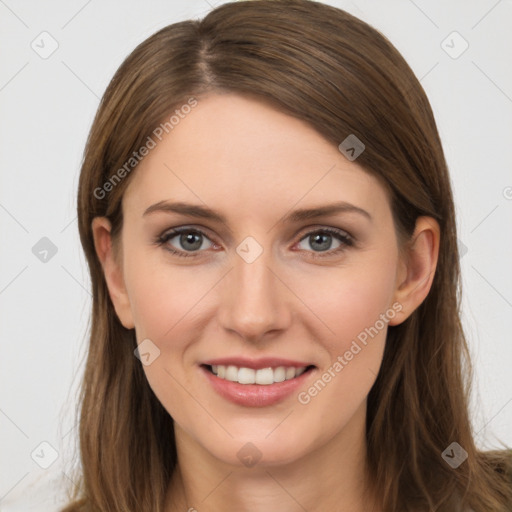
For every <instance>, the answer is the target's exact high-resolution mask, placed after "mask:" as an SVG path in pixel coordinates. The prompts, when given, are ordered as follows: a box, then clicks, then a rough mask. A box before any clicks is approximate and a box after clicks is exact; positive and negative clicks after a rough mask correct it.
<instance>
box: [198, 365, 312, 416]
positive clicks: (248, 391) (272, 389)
mask: <svg viewBox="0 0 512 512" xmlns="http://www.w3.org/2000/svg"><path fill="white" fill-rule="evenodd" d="M219 361H220V359H219ZM230 361H231V360H230ZM260 362H261V361H260ZM206 364H207V363H204V365H206ZM214 364H225V363H214ZM244 364H246V363H244ZM204 365H201V366H199V369H200V370H201V371H202V372H203V374H204V375H205V377H206V378H207V379H208V381H209V382H210V384H211V386H212V387H213V389H214V390H215V391H216V392H217V393H218V394H219V395H220V396H222V397H223V398H225V399H226V400H229V401H230V402H232V403H234V404H237V405H242V406H245V407H266V406H269V405H274V404H276V403H278V402H281V401H282V400H284V399H286V398H287V397H289V396H290V395H291V394H292V393H293V392H294V391H296V390H297V389H298V388H299V387H301V386H303V385H304V383H305V381H306V380H307V379H309V377H310V376H311V375H312V374H313V373H315V371H316V369H317V368H316V367H315V368H310V369H308V370H307V371H305V372H304V373H302V374H301V375H299V376H298V377H295V378H293V379H290V380H285V381H283V382H276V383H274V384H268V385H261V384H240V383H239V382H232V381H229V380H226V379H221V378H220V377H217V376H216V375H214V374H213V373H212V372H210V370H209V369H208V368H206V366H204ZM235 366H238V365H235ZM241 366H244V365H241ZM270 366H272V365H270ZM279 366H285V365H279ZM289 366H295V365H289ZM300 366H308V365H305V364H302V363H301V364H300ZM248 368H250V367H248ZM263 368H268V365H267V366H263Z"/></svg>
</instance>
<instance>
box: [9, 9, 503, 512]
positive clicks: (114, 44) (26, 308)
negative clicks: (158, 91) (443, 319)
mask: <svg viewBox="0 0 512 512" xmlns="http://www.w3.org/2000/svg"><path fill="white" fill-rule="evenodd" d="M220 3H224V2H220V1H219V2H213V1H212V0H208V2H207V1H206V0H194V1H186V2H185V1H153V2H144V3H143V2H135V1H133V0H130V1H123V2H120V1H119V2H114V1H112V0H110V1H102V2H99V1H98V0H89V1H86V0H72V1H69V0H68V1H66V2H65V1H64V0H60V1H57V0H54V1H50V2H36V1H35V0H32V1H24V2H23V1H20V0H0V44H1V50H2V51H1V54H0V108H1V110H0V112H1V124H0V148H1V149H0V165H1V185H0V222H1V232H2V243H1V244H0V258H1V259H0V272H1V273H0V308H1V314H2V316H1V322H0V336H1V338H0V339H1V357H0V379H1V388H0V431H1V454H2V456H1V459H0V464H1V467H0V511H3V512H7V511H9V512H13V511H18V510H20V511H21V510H23V511H28V510H38V511H44V510H56V502H57V494H56V492H54V491H52V490H51V489H52V485H53V482H54V479H58V478H61V477H62V478H64V479H66V478H67V477H66V475H69V468H70V467H71V465H70V464H71V455H72V454H73V452H74V450H75V449H76V428H73V425H74V408H75V403H76V398H75V392H76V389H77V386H78V383H79V380H80V378H81V375H82V370H83V366H82V362H83V356H84V354H85V345H86V329H87V321H88V316H89V310H90V293H89V291H88V290H89V284H90V283H89V278H88V275H87V269H86V265H85V258H84V257H83V256H82V253H81V247H80V243H79V239H78V233H77V224H76V213H75V208H76V189H77V183H78V173H79V166H80V162H81V157H82V151H83V148H84V144H85V140H86V136H87V133H88V131H89V128H90V125H91V122H92V119H93V116H94V113H95V111H96V108H97V106H98V102H99V98H100V97H101V95H102V94H103V92H104V90H105V88H106V86H107V84H108V82H109V81H110V79H111V77H112V75H113V73H114V72H115V70H116V69H117V67H118V66H119V65H120V64H121V62H122V60H123V59H124V57H125V56H126V55H128V53H130V52H131V50H133V48H134V47H135V46H136V45H137V44H138V43H140V42H141V41H142V40H144V39H145V38H147V37H148V36H150V35H151V34H153V33H154V32H156V31H157V30H158V29H160V28H162V27H164V26H165V25H168V24H170V23H174V22H177V21H181V20H184V19H189V18H199V17H203V16H204V15H205V14H206V13H207V12H208V11H209V10H210V9H211V7H214V6H216V5H219V4H220ZM326 3H329V4H330V5H334V6H337V7H341V8H343V9H346V10H347V11H349V12H350V13H352V14H354V15H356V16H357V17H359V18H361V19H363V20H364V21H366V22H368V23H370V24H371V25H372V26H374V27H375V28H377V29H378V30H380V31H381V32H382V33H384V34H385V35H386V36H387V37H388V38H389V39H390V40H391V42H392V43H393V44H394V45H395V46H396V47H397V48H398V50H399V51H400V52H401V53H402V54H403V55H404V57H405V58H406V60H407V61H408V62H409V64H410V65H411V67H412V68H413V70H414V72H415V73H416V75H417V76H418V78H420V79H421V83H422V84H423V87H424V88H425V91H426V93H427V95H428V97H429V99H430V102H431V104H432V107H433V110H434V113H435V116H436V120H437V123H438V128H439V131H440V134H441V138H442V141H443V144H444V148H445V152H446V156H447V159H448V164H449V168H450V172H451V176H452V180H453V187H454V193H455V199H456V206H457V214H458V219H457V221H458V226H459V238H460V243H461V249H462V254H463V256H462V269H463V286H464V301H463V314H464V324H465V327H466V330H467V334H468V339H469V342H470V348H471V351H472V354H473V361H474V364H475V371H476V374H475V379H474V393H475V394H474V397H473V402H472V416H473V425H474V429H475V432H476V433H477V442H478V445H479V446H481V447H486V448H492V447H500V445H499V444H498V441H497V440H498V439H501V440H502V441H504V442H505V443H507V444H508V445H512V428H511V425H512V403H511V402H512V371H511V362H512V340H511V335H510V332H511V330H512V314H511V313H512V269H511V262H512V259H511V255H512V230H511V225H512V222H511V221H512V172H511V168H512V166H511V164H512V144H511V141H512V69H511V62H512V60H511V55H510V53H511V49H512V32H511V31H510V26H511V25H512V1H511V0H501V1H496V0H485V1H484V0H481V1H467V0H457V1H454V0H452V1H450V2H445V1H442V0H436V1H432V0H431V1H427V0H414V1H412V0H401V1H399V0H396V1H391V0H387V1H376V0H373V1H372V0H355V1H353V2H349V1H347V2H345V1H334V0H331V1H330V2H326ZM43 31H47V32H48V33H49V34H50V35H51V36H47V35H42V36H41V35H40V34H41V33H42V32H43ZM453 31H456V32H457V33H458V35H457V34H452V33H453ZM53 40H55V41H56V43H54V42H53ZM464 40H465V41H466V42H467V44H468V45H469V46H468V48H467V50H466V51H464V52H463V53H462V54H461V55H458V53H460V51H461V50H462V49H464V46H465V43H464ZM443 41H444V43H443ZM31 44H32V45H33V46H34V47H35V48H37V50H38V52H39V53H37V52H36V51H35V50H34V49H33V48H32V47H31ZM52 44H58V48H57V49H56V51H55V52H54V53H53V54H52V55H50V56H48V58H42V57H41V56H40V54H41V53H44V52H49V51H50V50H51V49H52ZM454 57H457V58H454ZM43 237H47V238H49V239H50V240H51V242H52V243H53V244H54V245H55V246H56V248H57V253H56V254H55V255H54V256H52V257H51V253H49V254H48V255H47V260H48V261H46V262H42V261H40V259H38V257H36V255H35V254H34V253H33V252H32V248H33V247H34V246H35V245H36V243H38V241H39V240H40V239H41V238H43ZM466 251H467V252H466ZM36 252H37V251H36ZM39 256H40V257H43V256H44V253H40V254H39ZM42 442H47V443H49V444H50V445H51V446H53V447H54V449H55V450H56V453H55V455H56V456H57V459H56V460H55V462H54V463H53V464H52V465H51V466H50V467H49V468H48V469H43V468H41V467H40V466H39V465H38V464H37V463H36V462H35V461H38V462H39V463H40V464H45V463H46V464H48V463H50V462H51V460H52V459H51V456H52V449H51V448H50V447H49V446H48V445H42V446H41V445H40V443H42ZM34 450H35V451H34ZM31 454H32V455H31ZM32 457H33V458H32ZM32 507H34V508H32Z"/></svg>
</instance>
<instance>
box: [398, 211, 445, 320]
mask: <svg viewBox="0 0 512 512" xmlns="http://www.w3.org/2000/svg"><path fill="white" fill-rule="evenodd" d="M439 241H440V228H439V224H438V222H437V221H436V220H435V219H433V218H432V217H418V219H417V221H416V227H415V229H414V233H413V234H412V236H411V239H410V241H408V242H407V243H406V246H405V247H404V248H403V254H402V255H401V257H400V259H401V261H400V268H399V271H398V272H397V282H396V289H395V294H394V300H395V302H398V303H399V304H400V305H401V306H402V309H401V311H400V313H399V314H397V315H396V316H395V317H394V319H391V320H390V321H389V325H398V324H400V323H402V322H403V321H404V320H406V319H407V318H408V317H409V316H410V315H411V314H412V313H413V312H414V310H415V309H416V308H418V307H419V306H420V304H421V303H422V302H423V301H424V300H425V298H426V296H427V295H428V292H429V291H430V288H431V286H432V282H433V280H434V275H435V271H436V267H437V259H438V256H439Z"/></svg>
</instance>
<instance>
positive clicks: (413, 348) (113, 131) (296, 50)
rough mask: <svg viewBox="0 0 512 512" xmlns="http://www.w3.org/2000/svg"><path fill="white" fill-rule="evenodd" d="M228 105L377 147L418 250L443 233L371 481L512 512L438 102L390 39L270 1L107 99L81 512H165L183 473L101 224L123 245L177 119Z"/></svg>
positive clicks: (432, 499)
mask: <svg viewBox="0 0 512 512" xmlns="http://www.w3.org/2000/svg"><path fill="white" fill-rule="evenodd" d="M211 91H219V92H230V91H232V92H236V93H242V94H247V95H257V96H258V97H259V98H260V99H263V100H265V101H267V102H269V103H270V104H271V105H273V106H274V107H275V108H277V109H280V110H281V111H282V112H284V113H287V114H289V115H291V116H294V117H296V118H298V119H301V120H304V121H306V122H308V123H309V124H310V125H311V126H312V127H314V128H315V129H316V130H317V131H318V132H319V133H320V134H322V135H323V136H325V137H326V138H327V140H329V141H331V142H332V143H333V144H335V145H336V146H338V145H339V144H340V142H341V141H343V140H344V139H345V138H346V137H347V136H348V135H349V134H354V135H356V136H357V137H358V138H359V139H360V140H361V141H363V143H364V144H365V146H366V147H365V151H364V152H363V153H362V154H361V155H360V156H359V157H358V159H357V163H358V164H359V165H361V166H362V167H363V168H364V169H366V170H367V171H368V172H370V173H372V174H373V175H374V176H377V177H378V178H379V179H380V180H381V181H382V183H384V184H385V185H386V187H387V188H388V189H389V190H390V191H391V198H392V210H393V215H394V222H395V225H396V229H397V233H399V234H400V235H401V238H402V237H407V236H410V235H411V234H412V232H413V230H414V226H415V221H416V219H417V218H418V216H421V215H427V216H431V217H433V218H435V219H436V220H437V221H438V223H439V225H440V229H441V244H440V252H439V260H438V265H437V270H436V273H435V277H434V280H433V284H432V288H431V290H430V293H429V294H428V296H427V298H426V299H425V301H424V302H423V303H422V304H421V305H420V306H419V307H418V308H417V310H416V311H415V312H414V313H413V314H412V315H411V316H410V317H409V318H408V319H407V320H406V321H405V322H403V323H402V324H400V325H398V326H394V327H390V328H389V331H388V338H387V342H386V347H385V352H384V358H383V363H382V365H381V368H380V372H379V375H378V376H377V380H376V382H375V384H374V386H373V387H372V389H371V391H370V394H369V396H368V409H367V425H366V435H367V444H368V481H369V482H370V483H371V485H372V486H373V489H374V490H375V492H376V495H377V496H379V499H380V500H381V503H382V507H383V510H386V511H394V512H397V511H412V510H414V511H437V512H442V511H449V512H454V511H456V510H463V509H464V508H468V507H471V508H472V509H473V510H474V511H475V512H484V511H485V512H489V511H496V512H504V511H505V510H511V508H509V507H511V506H512V486H511V485H510V479H511V475H510V473H508V474H506V472H507V471H510V467H509V466H508V464H510V463H509V459H510V457H509V455H510V453H509V452H505V451H499V450H495V451H492V452H481V451H479V450H478V449H477V448H476V446H475V442H474V437H473V433H472V427H471V423H470V419H469V414H468V409H469V407H468V406H469V393H470V388H471V382H472V370H471V365H470V360H469V352H468V348H467V345H466V341H465V338H464V334H463V330H462V327H461V323H460V309H459V305H460V293H461V291H460V279H459V273H460V268H459V255H458V248H457V236H456V225H455V213H454V204H453V197H452V191H451V186H450V179H449V175H448V170H447V165H446V161H445V157H444V154H443V149H442V146H441V142H440V138H439V135H438V131H437V127H436V124H435V121H434V117H433V114H432V110H431V107H430V104H429V101H428V99H427V97H426V95H425V92H424V91H423V89H422V87H421V85H420V83H419V81H418V80H417V78H416V77H415V76H414V73H413V72H412V70H411V69H410V67H409V66H408V64H407V63H406V62H405V60H404V59H403V58H402V56H401V55H400V54H399V52H398V51H397V50H396V49H395V47H394V46H393V45H392V44H391V43H390V42H389V41H388V39H386V37H384V36H383V35H382V34H380V33H379V32H378V31H377V30H375V29H374V28H372V27H370V26H369V25H368V24H366V23H364V22H363V21H361V20H358V19H357V18H355V17H353V16H351V15H350V14H348V13H346V12H344V11H342V10H340V9H336V8H334V7H330V6H327V5H325V4H321V3H319V2H315V1H309V0H274V1H270V0H253V1H250V2H238V3H227V4H224V5H222V6H220V7H218V8H216V9H214V10H212V11H211V12H210V13H209V14H208V15H207V16H206V17H205V18H204V19H202V20H190V21H183V22H180V23H175V24H173V25H170V26H168V27H165V28H164V29H162V30H160V31H159V32H157V33H156V34H154V35H153V36H151V37H150V38H148V39H147V40H145V41H144V42H142V43H141V44H140V45H139V46H138V47H137V48H136V49H135V50H134V51H133V52H132V53H131V54H130V55H129V56H128V57H127V58H126V60H125V61H124V62H123V64H122V65H121V66H120V68H119V69H118V71H117V72H116V74H115V76H114V77H113V79H112V81H111V83H110V84H109V86H108V88H107V90H106V92H105V94H104V96H103V98H102V100H101V104H100V106H99V109H98V112H97V114H96V117H95V119H94V122H93V125H92V128H91V131H90V134H89V138H88V141H87V146H86V149H85V153H84V159H83V165H82V169H81V174H80V182H79V189H78V226H79V231H80V239H81V243H82V246H83V249H84V252H85V255H86V257H87V261H88V265H89V270H90V275H91V281H92V294H93V300H92V317H91V330H90V340H89V348H88V357H87V362H86V368H85V375H84V378H83V381H82V386H81V392H80V404H79V405H80V409H79V411H78V416H79V422H80V428H79V442H80V458H81V461H80V462H81V468H77V474H76V476H75V479H76V481H77V482H78V481H79V482H80V485H79V486H77V487H73V488H72V490H73V491H74V492H72V493H70V499H71V500H72V502H71V503H70V504H69V505H68V506H67V507H66V508H65V509H64V510H63V512H74V511H79V510H81V511H102V512H103V511H104V512H106V511H109V512H114V511H116V512H117V511H119V512H121V511H122V512H136V511H137V512H140V511H141V510H145V511H152V512H162V510H163V503H164V496H165V492H166V488H167V486H168V484H169V482H170V478H171V475H172V472H173V469H174V468H175V465H176V448H175V440H174V430H173V421H172V418H171V417H170V416H169V414H168V413H167V411H166V410H165V409H164V408H163V406H162V405H161V404H160V402H159V401H158V399H157V398H156V396H155V395H154V394H153V392H152V390H151V388H150V387H149V384H148V382H147V380H146V378H145V375H144V372H143V369H142V367H141V364H140V362H139V361H138V359H137V358H136V357H134V354H133V351H134V349H135V348H136V346H137V345H136V340H135V333H134V330H127V329H125V328H124V327H123V326H122V325H121V323H120V321H119V320H118V318H117V316H116V314H115V311H114V308H113V305H112V303H111V300H110V297H109V294H108V290H107V286H106V283H105V279H104V276H103V272H102V268H101V265H100V263H99V260H98V258H97V255H96V252H95V249H94V242H93V236H92V230H91V222H92V220H93V218H94V217H96V216H106V217H108V218H109V219H110V221H111V222H112V226H113V230H112V236H113V239H114V240H115V241H117V240H118V239H119V233H120V231H121V229H122V222H123V219H122V209H121V200H122V197H123V193H124V190H125V189H126V186H127V185H128V183H129V182H130V177H131V175H132V174H133V173H134V172H136V166H133V170H132V169H131V168H130V169H127V168H126V162H127V161H129V159H130V157H131V156H132V155H133V153H134V152H137V151H138V150H139V149H140V148H141V147H142V146H143V145H144V144H146V143H147V141H148V137H151V136H152V134H153V133H154V131H155V128H156V127H158V126H160V125H161V123H162V120H165V119H167V118H169V116H170V115H171V114H172V112H173V111H174V110H175V109H177V108H179V107H180V106H182V105H185V104H187V103H188V102H189V100H190V98H196V99H197V101H199V102H200V101H201V95H204V94H206V93H208V92H211ZM123 166H125V171H127V172H125V173H122V174H123V176H122V179H118V178H119V176H120V174H119V169H121V168H123ZM116 173H117V174H116ZM115 175H117V178H116V176H115ZM107 182H109V183H110V184H111V185H110V187H105V184H106V183H107ZM107 188H108V190H107ZM98 191H99V192H98ZM102 191H103V192H102ZM452 442H457V443H458V444H459V445H460V446H461V447H462V448H463V449H464V450H465V451H466V452H467V454H468V456H467V459H466V460H465V461H464V462H463V463H462V464H461V465H460V466H459V467H457V468H456V469H454V468H452V467H450V465H449V464H448V463H447V462H446V459H445V458H443V456H442V454H443V452H444V451H445V449H447V448H448V447H449V446H450V444H451V443H452ZM459 507H460V508H459Z"/></svg>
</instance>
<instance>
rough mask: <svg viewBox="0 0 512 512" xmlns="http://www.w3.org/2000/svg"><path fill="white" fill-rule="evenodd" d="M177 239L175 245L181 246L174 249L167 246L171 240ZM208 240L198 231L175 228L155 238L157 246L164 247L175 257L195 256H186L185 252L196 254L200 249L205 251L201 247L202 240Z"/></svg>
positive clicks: (188, 255)
mask: <svg viewBox="0 0 512 512" xmlns="http://www.w3.org/2000/svg"><path fill="white" fill-rule="evenodd" d="M173 238H177V244H179V245H180V246H181V248H180V247H178V248H177V249H176V247H175V246H174V248H173V246H171V247H170V246H169V245H170V244H169V242H170V241H171V240H172V239H173ZM205 239H206V240H209V239H208V237H207V236H206V235H205V234H204V233H203V232H202V231H199V230H198V229H192V228H187V227H185V228H176V229H172V230H171V231H167V232H166V233H164V234H162V235H160V236H159V237H158V238H157V243H158V245H164V244H165V249H166V250H168V251H169V252H171V253H172V254H175V255H176V256H182V257H185V258H186V257H190V256H195V254H188V253H187V251H190V252H193V253H194V252H198V251H200V250H202V249H205V247H204V246H203V242H204V240H205Z"/></svg>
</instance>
